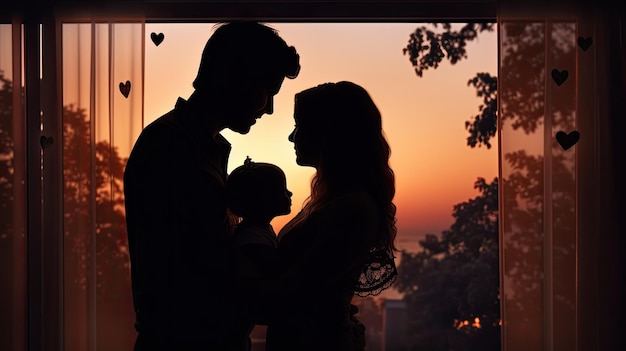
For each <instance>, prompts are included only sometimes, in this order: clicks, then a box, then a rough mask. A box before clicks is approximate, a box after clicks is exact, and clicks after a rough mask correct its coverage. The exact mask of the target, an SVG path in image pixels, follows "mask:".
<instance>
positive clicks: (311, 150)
mask: <svg viewBox="0 0 626 351" xmlns="http://www.w3.org/2000/svg"><path fill="white" fill-rule="evenodd" d="M303 117H306V116H303V115H302V112H301V111H298V109H297V108H296V111H295V113H294V119H295V122H296V124H295V126H294V129H293V131H292V132H291V134H289V141H291V142H292V143H293V144H294V149H295V150H296V163H298V164H299V165H300V166H311V167H317V166H318V164H319V161H320V152H321V148H320V145H321V143H320V142H321V135H320V134H319V133H318V132H317V131H316V130H315V128H314V126H313V125H312V123H311V121H309V120H307V118H303Z"/></svg>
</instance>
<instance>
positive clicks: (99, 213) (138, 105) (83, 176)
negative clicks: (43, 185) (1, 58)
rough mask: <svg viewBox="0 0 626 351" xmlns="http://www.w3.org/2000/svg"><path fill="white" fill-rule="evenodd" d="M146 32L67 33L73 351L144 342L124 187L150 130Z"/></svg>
mask: <svg viewBox="0 0 626 351" xmlns="http://www.w3.org/2000/svg"><path fill="white" fill-rule="evenodd" d="M143 26H144V25H143V23H113V22H110V23H65V24H63V27H62V29H63V81H64V84H63V100H64V101H63V106H64V113H63V125H64V158H63V168H64V182H63V183H64V208H65V218H64V240H65V241H64V271H65V272H64V273H65V282H64V295H65V297H64V303H65V304H64V306H65V311H64V315H65V317H64V323H65V337H64V338H65V350H77V351H79V350H80V351H83V350H96V349H97V350H112V351H113V350H121V349H126V350H128V349H132V345H133V343H134V339H135V332H134V328H133V325H134V312H133V306H132V296H131V286H130V266H129V257H128V248H127V247H128V244H127V240H126V226H125V216H124V199H123V184H122V179H123V170H124V167H125V163H126V159H127V158H128V155H129V153H130V149H131V147H132V144H133V143H134V140H135V139H136V137H137V136H138V135H139V132H140V131H141V128H143V125H142V123H143V122H142V121H143V61H144V57H143V55H144V49H143V45H144V42H143V40H144V39H143V34H144V30H143Z"/></svg>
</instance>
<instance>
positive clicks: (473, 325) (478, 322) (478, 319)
mask: <svg viewBox="0 0 626 351" xmlns="http://www.w3.org/2000/svg"><path fill="white" fill-rule="evenodd" d="M472 327H474V328H477V329H480V318H478V317H475V318H474V323H472Z"/></svg>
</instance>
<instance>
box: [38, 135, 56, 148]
mask: <svg viewBox="0 0 626 351" xmlns="http://www.w3.org/2000/svg"><path fill="white" fill-rule="evenodd" d="M53 142H54V139H53V138H52V137H49V136H45V135H42V136H41V137H40V138H39V144H40V145H41V148H42V149H47V148H48V147H49V146H50V145H52V143H53Z"/></svg>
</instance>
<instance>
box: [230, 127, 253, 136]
mask: <svg viewBox="0 0 626 351" xmlns="http://www.w3.org/2000/svg"><path fill="white" fill-rule="evenodd" d="M250 127H251V126H247V127H233V126H231V127H230V128H229V129H230V130H232V131H233V132H235V133H239V134H244V135H245V134H248V133H249V132H250Z"/></svg>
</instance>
